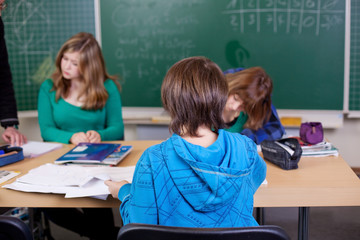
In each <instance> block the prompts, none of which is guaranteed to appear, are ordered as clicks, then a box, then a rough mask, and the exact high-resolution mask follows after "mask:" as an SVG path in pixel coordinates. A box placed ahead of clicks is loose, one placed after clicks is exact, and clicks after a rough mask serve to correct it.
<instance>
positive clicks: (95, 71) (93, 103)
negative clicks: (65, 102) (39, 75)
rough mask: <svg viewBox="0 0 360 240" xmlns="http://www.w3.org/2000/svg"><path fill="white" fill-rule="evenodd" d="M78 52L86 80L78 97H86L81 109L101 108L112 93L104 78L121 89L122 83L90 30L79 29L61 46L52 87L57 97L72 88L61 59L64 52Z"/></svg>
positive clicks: (64, 95) (62, 95)
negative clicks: (107, 68)
mask: <svg viewBox="0 0 360 240" xmlns="http://www.w3.org/2000/svg"><path fill="white" fill-rule="evenodd" d="M68 52H69V53H73V52H78V53H79V65H78V69H79V73H80V79H81V81H83V83H84V85H83V88H82V89H81V90H80V94H79V98H80V97H84V99H85V101H84V105H83V106H82V109H85V110H98V109H102V108H103V107H104V106H105V104H106V101H107V99H108V97H109V95H108V93H107V91H106V89H105V86H104V82H105V80H106V79H111V80H113V81H114V82H115V84H116V85H117V87H118V88H119V90H120V84H119V83H118V82H117V81H116V79H117V78H116V77H115V76H110V75H109V74H108V73H107V71H106V67H105V61H104V57H103V55H102V52H101V48H100V46H99V44H98V42H97V41H96V39H95V38H94V36H93V35H92V34H90V33H85V32H80V33H77V34H75V35H74V36H72V37H71V38H70V39H68V40H67V41H66V42H65V43H64V44H63V46H62V47H61V48H60V50H59V52H58V54H57V57H56V60H55V67H56V69H55V71H54V73H53V74H52V79H53V83H54V86H53V89H52V90H55V91H56V101H58V100H59V98H60V97H63V98H66V97H67V96H68V94H69V92H70V86H71V83H70V81H68V80H66V79H64V77H63V75H62V71H61V59H62V58H63V56H64V54H65V53H68Z"/></svg>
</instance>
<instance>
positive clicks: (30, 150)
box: [21, 141, 62, 158]
mask: <svg viewBox="0 0 360 240" xmlns="http://www.w3.org/2000/svg"><path fill="white" fill-rule="evenodd" d="M21 147H22V149H23V153H24V157H27V158H33V157H37V156H40V155H42V154H45V153H47V152H51V151H53V150H55V149H58V148H62V144H61V143H48V142H36V141H28V142H27V143H26V144H24V145H22V146H21Z"/></svg>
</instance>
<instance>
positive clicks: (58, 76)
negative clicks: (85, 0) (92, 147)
mask: <svg viewBox="0 0 360 240" xmlns="http://www.w3.org/2000/svg"><path fill="white" fill-rule="evenodd" d="M55 65H56V70H55V72H54V73H53V75H52V79H48V80H46V81H45V82H44V83H43V84H42V85H41V88H40V92H39V97H38V113H39V125H40V130H41V136H42V138H43V139H44V141H51V142H61V143H73V144H78V143H79V142H92V143H98V142H101V141H109V140H122V139H123V137H124V124H123V120H122V111H121V99H120V93H119V88H120V86H119V84H118V83H117V81H116V78H115V77H113V76H110V75H109V74H108V73H107V71H106V68H105V62H104V58H103V56H102V53H101V49H100V46H99V45H98V43H97V41H96V39H95V38H94V37H93V36H92V35H91V34H89V33H78V34H76V35H74V36H73V37H71V38H70V39H69V40H68V41H67V42H65V44H64V45H63V46H62V47H61V49H60V51H59V53H58V55H57V57H56V62H55Z"/></svg>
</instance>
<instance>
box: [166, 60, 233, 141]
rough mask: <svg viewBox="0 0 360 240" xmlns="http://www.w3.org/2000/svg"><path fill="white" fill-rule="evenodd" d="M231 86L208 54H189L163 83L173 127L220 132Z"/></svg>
mask: <svg viewBox="0 0 360 240" xmlns="http://www.w3.org/2000/svg"><path fill="white" fill-rule="evenodd" d="M227 96H228V86H227V82H226V80H225V76H224V74H223V73H222V71H221V69H220V68H219V67H218V65H216V64H215V63H214V62H212V61H211V60H209V59H207V58H205V57H190V58H185V59H183V60H181V61H179V62H177V63H175V64H174V65H173V66H172V67H171V68H170V69H169V71H168V72H167V74H166V76H165V78H164V81H163V83H162V86H161V98H162V102H163V106H164V108H165V110H166V111H168V112H169V114H170V117H171V123H170V126H169V129H170V130H171V131H172V132H174V133H176V134H178V135H180V136H182V135H184V134H189V135H190V136H192V137H194V136H196V137H198V133H197V129H198V128H199V127H200V126H206V127H208V128H211V129H212V130H213V131H214V132H218V130H219V129H220V128H222V127H223V126H224V122H223V119H222V112H223V109H224V107H225V104H226V100H227Z"/></svg>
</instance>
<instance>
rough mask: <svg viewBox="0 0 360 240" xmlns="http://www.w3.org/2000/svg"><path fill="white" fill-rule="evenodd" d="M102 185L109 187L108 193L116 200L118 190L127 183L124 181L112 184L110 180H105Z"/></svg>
mask: <svg viewBox="0 0 360 240" xmlns="http://www.w3.org/2000/svg"><path fill="white" fill-rule="evenodd" d="M104 183H105V185H107V186H108V187H109V192H110V194H111V195H112V196H113V198H118V194H119V190H120V188H121V187H122V186H124V185H125V184H127V183H129V182H128V181H126V180H122V181H120V182H113V181H111V180H107V181H105V182H104Z"/></svg>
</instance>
